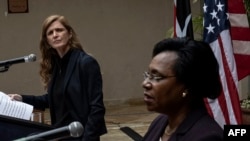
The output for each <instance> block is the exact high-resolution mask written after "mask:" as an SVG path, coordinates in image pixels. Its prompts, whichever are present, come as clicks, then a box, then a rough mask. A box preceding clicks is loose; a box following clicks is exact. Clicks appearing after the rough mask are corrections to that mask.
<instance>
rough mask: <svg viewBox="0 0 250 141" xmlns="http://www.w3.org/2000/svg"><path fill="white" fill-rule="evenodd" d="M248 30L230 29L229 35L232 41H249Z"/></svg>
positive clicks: (241, 28)
mask: <svg viewBox="0 0 250 141" xmlns="http://www.w3.org/2000/svg"><path fill="white" fill-rule="evenodd" d="M249 33H250V28H243V27H232V28H231V34H232V38H233V40H243V41H249V40H250V35H249Z"/></svg>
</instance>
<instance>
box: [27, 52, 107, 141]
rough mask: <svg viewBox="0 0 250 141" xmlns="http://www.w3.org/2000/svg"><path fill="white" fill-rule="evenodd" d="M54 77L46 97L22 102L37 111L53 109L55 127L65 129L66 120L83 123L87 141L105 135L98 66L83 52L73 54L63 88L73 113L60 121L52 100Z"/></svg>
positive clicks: (66, 114) (84, 137) (29, 98)
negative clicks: (70, 119) (57, 118)
mask: <svg viewBox="0 0 250 141" xmlns="http://www.w3.org/2000/svg"><path fill="white" fill-rule="evenodd" d="M54 73H55V71H54ZM54 76H55V75H54V74H53V75H52V80H51V83H50V84H49V87H48V93H47V94H45V95H42V96H27V95H23V101H24V102H26V103H30V104H32V105H34V107H35V108H38V109H45V108H50V114H51V122H52V125H57V126H64V125H63V122H64V121H63V119H64V118H66V117H71V118H72V122H73V121H80V122H81V123H82V125H83V126H84V135H83V138H82V140H84V141H95V139H94V138H95V137H99V136H101V135H102V134H105V133H106V132H107V129H106V125H105V120H104V115H105V107H104V103H103V92H102V76H101V71H100V67H99V64H98V62H97V61H96V60H95V59H94V58H93V57H92V56H90V55H88V54H86V53H85V52H83V51H80V50H78V49H74V50H73V51H72V53H71V57H70V60H69V64H68V67H67V71H66V75H65V80H64V87H63V88H62V89H63V92H64V93H63V94H64V96H65V99H66V100H65V104H66V105H67V106H68V109H70V110H69V111H68V112H67V113H65V115H64V117H62V120H61V121H55V112H56V109H54V107H53V102H52V100H51V98H52V88H53V86H52V85H53V81H54Z"/></svg>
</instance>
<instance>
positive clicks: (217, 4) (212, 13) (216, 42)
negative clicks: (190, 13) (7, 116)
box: [203, 0, 242, 127]
mask: <svg viewBox="0 0 250 141" xmlns="http://www.w3.org/2000/svg"><path fill="white" fill-rule="evenodd" d="M232 1H234V0H232ZM227 2H228V1H227V0H204V6H203V11H204V33H203V39H204V41H205V42H208V43H209V44H210V46H211V48H212V50H213V52H214V54H215V56H216V58H217V61H218V62H219V64H220V79H221V82H222V88H223V92H222V94H221V95H220V97H219V98H217V99H216V100H210V99H206V101H207V108H208V110H209V112H210V114H211V115H212V116H213V117H214V119H215V120H216V121H217V122H218V123H219V124H220V126H221V127H224V125H225V124H241V123H242V117H241V109H240V101H239V96H238V76H237V69H236V62H235V58H234V53H233V47H232V40H231V36H230V22H229V15H228V13H227V12H228V5H227V4H228V3H227Z"/></svg>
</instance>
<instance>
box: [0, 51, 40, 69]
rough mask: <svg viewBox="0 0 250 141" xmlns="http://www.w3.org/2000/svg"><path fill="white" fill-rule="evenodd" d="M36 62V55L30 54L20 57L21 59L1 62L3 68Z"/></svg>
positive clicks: (0, 65)
mask: <svg viewBox="0 0 250 141" xmlns="http://www.w3.org/2000/svg"><path fill="white" fill-rule="evenodd" d="M34 61H36V55H35V54H30V55H28V56H24V57H19V58H14V59H9V60H5V61H0V67H2V66H10V65H12V64H18V63H27V62H34Z"/></svg>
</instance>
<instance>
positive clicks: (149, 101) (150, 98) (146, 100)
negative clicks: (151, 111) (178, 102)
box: [144, 93, 154, 104]
mask: <svg viewBox="0 0 250 141" xmlns="http://www.w3.org/2000/svg"><path fill="white" fill-rule="evenodd" d="M153 101H154V98H153V97H152V96H150V95H149V94H147V93H144V102H146V103H148V104H149V103H152V102H153Z"/></svg>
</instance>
